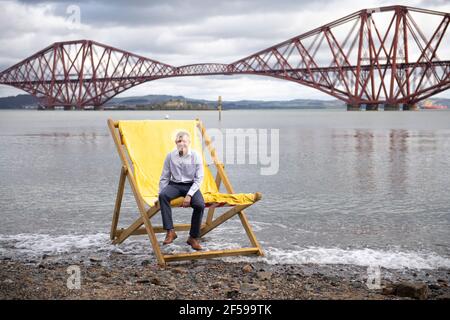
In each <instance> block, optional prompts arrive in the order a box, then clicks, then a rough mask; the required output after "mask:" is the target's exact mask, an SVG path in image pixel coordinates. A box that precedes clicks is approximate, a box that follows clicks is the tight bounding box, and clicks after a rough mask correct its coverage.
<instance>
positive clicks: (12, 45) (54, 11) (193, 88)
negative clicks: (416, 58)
mask: <svg viewBox="0 0 450 320" xmlns="http://www.w3.org/2000/svg"><path fill="white" fill-rule="evenodd" d="M392 4H405V5H408V6H413V7H421V8H427V9H432V10H437V11H444V12H450V0H434V1H433V0H407V1H402V0H397V1H394V2H392V1H384V0H366V1H365V4H362V2H361V1H357V0H334V1H324V0H319V1H317V0H316V1H310V0H292V1H284V0H277V1H273V0H258V1H256V0H255V1H244V0H242V1H237V0H230V1H218V0H216V1H205V0H197V1H194V0H176V1H144V0H135V1H114V0H108V1H106V0H105V1H2V0H0V70H4V69H6V68H7V67H9V66H11V65H13V64H15V63H17V62H18V61H20V60H22V59H24V58H26V57H28V56H30V55H31V54H33V53H35V52H36V51H38V50H40V49H42V48H44V47H46V46H48V45H50V44H51V43H53V42H56V41H66V40H75V39H92V40H95V41H98V42H101V43H104V44H108V45H112V46H114V47H118V48H122V49H125V50H127V51H131V52H133V53H137V54H140V55H143V56H145V57H148V58H152V59H156V60H158V61H161V62H164V63H168V64H171V65H185V64H190V63H199V62H219V63H230V62H233V61H235V60H238V59H240V58H244V57H246V56H248V55H249V54H251V53H255V52H257V51H259V50H261V49H264V48H267V47H269V46H271V45H274V44H276V43H278V42H281V41H283V40H286V39H288V38H291V37H293V36H296V35H299V34H302V33H304V32H306V31H309V30H311V29H314V28H315V27H318V26H321V25H323V24H325V23H328V22H331V21H333V20H336V19H338V18H340V17H343V16H345V15H347V14H350V13H352V12H354V11H357V10H360V9H364V8H372V7H379V6H386V5H392ZM362 6H363V7H362ZM78 9H79V12H80V21H79V23H76V24H74V23H73V22H74V17H75V14H76V12H77V10H78ZM19 93H23V92H21V91H20V90H16V89H14V88H11V87H8V86H4V85H0V96H9V95H15V94H19ZM145 94H170V95H184V96H186V97H191V98H205V99H216V98H217V96H218V95H222V96H223V97H224V99H226V100H240V99H265V100H290V99H296V98H314V99H332V97H330V96H328V95H326V94H324V93H321V92H319V91H317V90H314V89H311V88H308V87H305V86H301V85H299V84H295V83H292V82H289V81H282V80H275V79H271V78H267V77H257V76H232V77H230V76H214V77H211V76H210V77H206V76H205V77H184V78H173V79H163V80H158V81H152V82H148V83H145V84H142V85H139V86H137V87H134V88H132V89H130V90H128V91H125V92H124V93H122V94H121V96H133V95H145ZM440 96H442V97H450V93H449V92H448V90H447V92H444V93H442V94H440Z"/></svg>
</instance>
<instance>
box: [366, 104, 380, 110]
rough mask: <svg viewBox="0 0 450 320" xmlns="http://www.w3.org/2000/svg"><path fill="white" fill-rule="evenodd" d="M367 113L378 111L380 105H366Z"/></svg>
mask: <svg viewBox="0 0 450 320" xmlns="http://www.w3.org/2000/svg"><path fill="white" fill-rule="evenodd" d="M366 111H378V104H376V103H375V104H366Z"/></svg>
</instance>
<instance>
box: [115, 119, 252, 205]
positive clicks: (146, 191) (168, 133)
mask: <svg viewBox="0 0 450 320" xmlns="http://www.w3.org/2000/svg"><path fill="white" fill-rule="evenodd" d="M181 130H182V131H186V132H188V133H189V134H190V136H191V146H190V147H191V149H192V150H195V151H197V152H198V153H199V154H201V155H202V156H203V165H204V178H203V181H202V184H201V186H200V191H201V192H202V195H203V198H204V199H205V203H207V204H208V203H226V204H227V205H238V204H251V203H254V202H255V201H257V200H258V199H257V197H255V194H253V193H247V194H245V193H240V194H226V193H220V192H219V190H218V189H217V185H216V182H215V179H214V177H213V175H212V173H211V171H210V170H209V168H208V166H207V163H206V159H205V155H204V153H203V146H202V140H201V133H200V130H199V129H198V127H197V121H196V120H121V121H119V131H120V134H121V136H122V140H123V142H124V144H125V147H126V148H127V151H128V155H129V157H130V160H131V162H132V163H133V168H134V178H135V180H136V184H137V187H138V190H139V192H140V193H141V195H142V197H143V199H144V201H145V202H146V203H147V204H148V205H149V206H153V205H154V204H155V202H156V200H158V190H159V179H160V177H161V173H162V169H163V165H164V159H165V158H166V156H167V154H168V153H169V152H170V151H172V150H173V149H174V148H175V147H176V146H175V135H176V133H177V132H178V131H181ZM180 199H182V198H179V199H174V201H172V204H173V205H174V206H177V205H180V204H181V202H180V201H181V200H180Z"/></svg>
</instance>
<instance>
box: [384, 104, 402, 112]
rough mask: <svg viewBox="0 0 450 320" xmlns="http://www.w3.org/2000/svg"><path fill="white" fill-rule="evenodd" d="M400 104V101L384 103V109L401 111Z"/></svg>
mask: <svg viewBox="0 0 450 320" xmlns="http://www.w3.org/2000/svg"><path fill="white" fill-rule="evenodd" d="M399 110H400V105H399V104H398V103H386V104H385V105H384V111H399Z"/></svg>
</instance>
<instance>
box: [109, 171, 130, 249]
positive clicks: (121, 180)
mask: <svg viewBox="0 0 450 320" xmlns="http://www.w3.org/2000/svg"><path fill="white" fill-rule="evenodd" d="M126 176H127V169H126V168H125V167H122V169H121V171H120V178H119V187H118V190H117V196H116V204H115V206H114V214H113V219H112V224H111V232H110V238H111V240H114V239H115V238H116V231H117V224H118V223H119V214H120V206H121V205H122V196H123V191H124V189H125V178H126Z"/></svg>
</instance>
